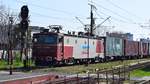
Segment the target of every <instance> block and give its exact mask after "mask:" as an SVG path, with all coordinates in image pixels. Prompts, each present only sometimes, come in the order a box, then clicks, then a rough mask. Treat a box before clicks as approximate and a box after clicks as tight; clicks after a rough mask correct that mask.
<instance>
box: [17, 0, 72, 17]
mask: <svg viewBox="0 0 150 84" xmlns="http://www.w3.org/2000/svg"><path fill="white" fill-rule="evenodd" d="M15 1H17V2H19V3H24V2H23V1H20V0H15ZM28 5H31V6H34V7H38V8H42V9H48V10H51V11H54V12H59V13H64V14H67V15H74V13H71V12H68V11H64V10H58V9H54V8H50V7H45V6H41V5H37V4H33V3H28Z"/></svg>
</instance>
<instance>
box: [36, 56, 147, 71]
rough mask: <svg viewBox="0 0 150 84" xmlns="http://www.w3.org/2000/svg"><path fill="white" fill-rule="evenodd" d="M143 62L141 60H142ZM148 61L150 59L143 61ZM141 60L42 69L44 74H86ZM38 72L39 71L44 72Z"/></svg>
mask: <svg viewBox="0 0 150 84" xmlns="http://www.w3.org/2000/svg"><path fill="white" fill-rule="evenodd" d="M140 60H141V59H140ZM142 60H148V59H142ZM138 62H139V60H125V61H123V62H122V61H112V62H107V63H97V64H89V66H85V65H74V66H64V67H54V68H53V67H51V68H46V69H42V70H43V71H44V72H58V73H67V74H70V73H85V72H86V71H90V72H95V69H104V68H107V69H111V68H112V67H115V66H118V65H129V64H131V63H138ZM42 70H38V71H42Z"/></svg>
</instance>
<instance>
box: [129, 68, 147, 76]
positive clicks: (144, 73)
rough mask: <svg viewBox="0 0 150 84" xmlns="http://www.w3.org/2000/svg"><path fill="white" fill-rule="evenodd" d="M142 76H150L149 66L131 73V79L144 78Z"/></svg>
mask: <svg viewBox="0 0 150 84" xmlns="http://www.w3.org/2000/svg"><path fill="white" fill-rule="evenodd" d="M144 76H150V66H148V67H145V68H142V69H137V70H134V71H132V72H131V77H144Z"/></svg>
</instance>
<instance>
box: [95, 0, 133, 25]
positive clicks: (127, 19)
mask: <svg viewBox="0 0 150 84" xmlns="http://www.w3.org/2000/svg"><path fill="white" fill-rule="evenodd" d="M93 3H94V4H95V5H97V6H99V7H100V8H103V9H105V10H107V11H109V12H111V13H113V14H115V15H117V16H119V17H120V18H122V19H124V20H126V21H128V22H130V23H132V24H136V22H134V21H132V20H131V19H129V18H126V17H124V16H122V15H120V14H118V13H116V12H114V11H112V10H110V9H108V8H105V7H103V6H102V5H100V4H97V3H95V2H93Z"/></svg>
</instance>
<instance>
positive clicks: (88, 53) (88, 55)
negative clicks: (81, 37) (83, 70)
mask: <svg viewBox="0 0 150 84" xmlns="http://www.w3.org/2000/svg"><path fill="white" fill-rule="evenodd" d="M88 31H89V29H88ZM89 42H90V33H88V53H87V55H88V60H87V63H88V64H87V65H89V54H90V49H89V48H90V44H89Z"/></svg>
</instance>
